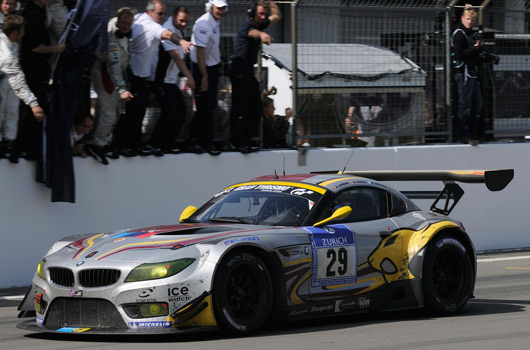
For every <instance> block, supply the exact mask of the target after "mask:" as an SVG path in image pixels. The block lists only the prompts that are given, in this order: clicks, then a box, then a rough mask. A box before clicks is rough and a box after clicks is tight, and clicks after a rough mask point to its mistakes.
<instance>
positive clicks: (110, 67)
mask: <svg viewBox="0 0 530 350" xmlns="http://www.w3.org/2000/svg"><path fill="white" fill-rule="evenodd" d="M133 20H134V12H133V11H132V9H131V8H129V7H123V8H121V9H119V10H118V12H117V16H116V17H115V18H112V19H111V20H110V21H109V25H108V37H109V48H108V51H107V52H99V53H97V56H96V62H95V64H94V67H93V68H92V73H91V74H92V84H93V86H94V90H95V91H96V93H97V95H98V104H97V108H96V119H97V125H96V128H95V130H94V136H93V139H92V144H91V145H90V146H88V147H87V149H86V152H87V153H88V154H89V155H91V156H92V157H94V158H95V159H96V160H97V161H98V162H100V163H102V164H105V165H106V164H108V160H107V158H106V156H105V154H106V153H107V152H106V150H105V146H107V145H108V144H109V143H110V136H111V134H112V131H113V130H114V127H115V125H116V123H117V121H118V117H119V111H118V109H119V105H120V103H119V102H120V100H122V101H129V100H130V99H131V98H133V95H132V94H131V92H130V91H129V89H128V87H127V82H126V78H125V77H126V76H127V66H128V64H129V43H130V37H131V28H132V23H133Z"/></svg>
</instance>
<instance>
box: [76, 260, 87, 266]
mask: <svg viewBox="0 0 530 350" xmlns="http://www.w3.org/2000/svg"><path fill="white" fill-rule="evenodd" d="M84 263H85V262H84V261H80V262H78V263H77V264H75V266H81V265H83V264H84Z"/></svg>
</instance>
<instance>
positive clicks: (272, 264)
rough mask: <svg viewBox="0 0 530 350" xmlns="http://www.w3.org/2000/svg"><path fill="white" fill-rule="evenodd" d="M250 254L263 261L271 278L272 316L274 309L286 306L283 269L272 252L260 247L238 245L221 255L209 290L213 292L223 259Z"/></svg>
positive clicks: (278, 259)
mask: <svg viewBox="0 0 530 350" xmlns="http://www.w3.org/2000/svg"><path fill="white" fill-rule="evenodd" d="M243 252H244V253H251V254H255V255H257V256H259V257H260V259H261V260H263V263H265V266H267V269H268V270H269V276H270V278H271V283H272V286H273V303H272V308H273V314H274V309H277V308H279V307H281V306H284V305H286V302H287V290H286V284H285V274H284V273H283V267H282V263H281V261H280V258H279V257H278V255H277V254H276V253H274V252H271V251H267V250H266V249H263V248H262V247H258V246H255V245H249V244H238V245H235V246H234V247H233V248H232V249H229V250H226V251H225V252H224V253H223V255H222V256H221V257H220V259H219V260H218V262H217V264H216V266H215V270H214V274H213V278H212V280H211V290H212V291H213V286H214V284H215V278H216V276H217V270H218V268H219V266H220V265H221V263H222V262H223V260H224V259H226V258H227V257H228V256H229V255H231V254H234V253H243Z"/></svg>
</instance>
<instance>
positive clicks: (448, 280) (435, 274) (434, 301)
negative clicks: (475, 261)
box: [423, 236, 474, 315]
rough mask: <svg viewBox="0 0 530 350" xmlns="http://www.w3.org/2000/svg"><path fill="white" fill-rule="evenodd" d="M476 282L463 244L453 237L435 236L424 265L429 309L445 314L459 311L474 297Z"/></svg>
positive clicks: (425, 294)
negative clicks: (472, 294)
mask: <svg viewBox="0 0 530 350" xmlns="http://www.w3.org/2000/svg"><path fill="white" fill-rule="evenodd" d="M473 284H474V278H473V268H472V266H471V261H470V258H469V254H468V252H467V250H466V248H465V247H464V245H463V244H462V243H461V242H460V241H459V240H458V239H457V238H455V237H453V236H441V237H439V238H436V237H435V238H434V240H433V241H432V242H431V243H430V244H429V246H428V247H427V252H426V254H425V260H424V265H423V293H424V296H425V306H426V307H427V309H428V310H429V311H431V312H433V313H435V314H442V315H443V314H451V313H454V312H456V311H458V310H460V309H461V308H462V307H464V305H465V304H466V303H467V300H468V299H469V298H470V297H471V293H472V291H473Z"/></svg>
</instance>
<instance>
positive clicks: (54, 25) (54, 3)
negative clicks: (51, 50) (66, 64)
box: [46, 0, 68, 45]
mask: <svg viewBox="0 0 530 350" xmlns="http://www.w3.org/2000/svg"><path fill="white" fill-rule="evenodd" d="M46 14H47V15H48V23H49V26H50V42H51V44H52V45H56V44H57V43H58V42H59V39H60V38H61V35H62V34H63V31H64V28H65V27H66V22H67V19H66V17H67V16H68V9H67V8H66V6H64V3H63V0H50V3H49V4H48V7H47V9H46Z"/></svg>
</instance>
